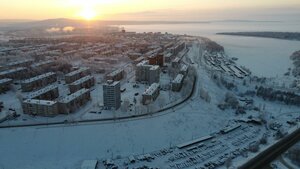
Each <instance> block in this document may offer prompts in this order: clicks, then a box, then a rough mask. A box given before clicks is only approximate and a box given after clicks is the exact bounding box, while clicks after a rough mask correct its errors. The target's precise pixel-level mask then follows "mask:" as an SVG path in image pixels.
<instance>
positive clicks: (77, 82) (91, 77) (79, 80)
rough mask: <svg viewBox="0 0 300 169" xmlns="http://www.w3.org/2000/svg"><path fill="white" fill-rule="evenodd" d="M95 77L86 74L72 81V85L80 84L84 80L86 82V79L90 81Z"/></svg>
mask: <svg viewBox="0 0 300 169" xmlns="http://www.w3.org/2000/svg"><path fill="white" fill-rule="evenodd" d="M93 78H94V77H93V76H91V75H88V76H85V77H83V78H81V79H78V80H76V81H75V82H73V83H71V84H70V85H79V84H81V83H83V82H86V81H88V80H90V79H93Z"/></svg>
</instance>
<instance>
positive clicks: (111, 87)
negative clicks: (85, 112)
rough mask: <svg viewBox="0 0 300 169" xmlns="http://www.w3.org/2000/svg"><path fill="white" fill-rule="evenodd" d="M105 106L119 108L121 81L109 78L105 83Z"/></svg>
mask: <svg viewBox="0 0 300 169" xmlns="http://www.w3.org/2000/svg"><path fill="white" fill-rule="evenodd" d="M103 100H104V107H105V108H107V109H115V110H117V109H119V108H120V106H121V91H120V82H119V81H111V80H108V81H107V82H106V83H105V84H104V85H103Z"/></svg>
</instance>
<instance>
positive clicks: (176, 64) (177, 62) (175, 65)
mask: <svg viewBox="0 0 300 169" xmlns="http://www.w3.org/2000/svg"><path fill="white" fill-rule="evenodd" d="M172 67H173V68H179V67H180V58H179V57H176V58H175V59H174V60H172Z"/></svg>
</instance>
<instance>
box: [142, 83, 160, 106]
mask: <svg viewBox="0 0 300 169" xmlns="http://www.w3.org/2000/svg"><path fill="white" fill-rule="evenodd" d="M158 96H159V84H158V83H153V84H152V85H151V86H150V87H149V88H148V89H147V90H146V91H145V92H144V93H143V95H142V97H143V98H142V103H143V104H144V105H147V104H150V103H152V102H153V101H155V100H156V98H157V97H158Z"/></svg>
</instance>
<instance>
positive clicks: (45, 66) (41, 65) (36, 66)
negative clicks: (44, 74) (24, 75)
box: [31, 60, 55, 70]
mask: <svg viewBox="0 0 300 169" xmlns="http://www.w3.org/2000/svg"><path fill="white" fill-rule="evenodd" d="M53 65H55V62H54V61H52V60H46V61H41V62H38V63H34V64H32V65H31V68H32V69H44V70H46V69H48V68H50V67H51V66H53Z"/></svg>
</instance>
